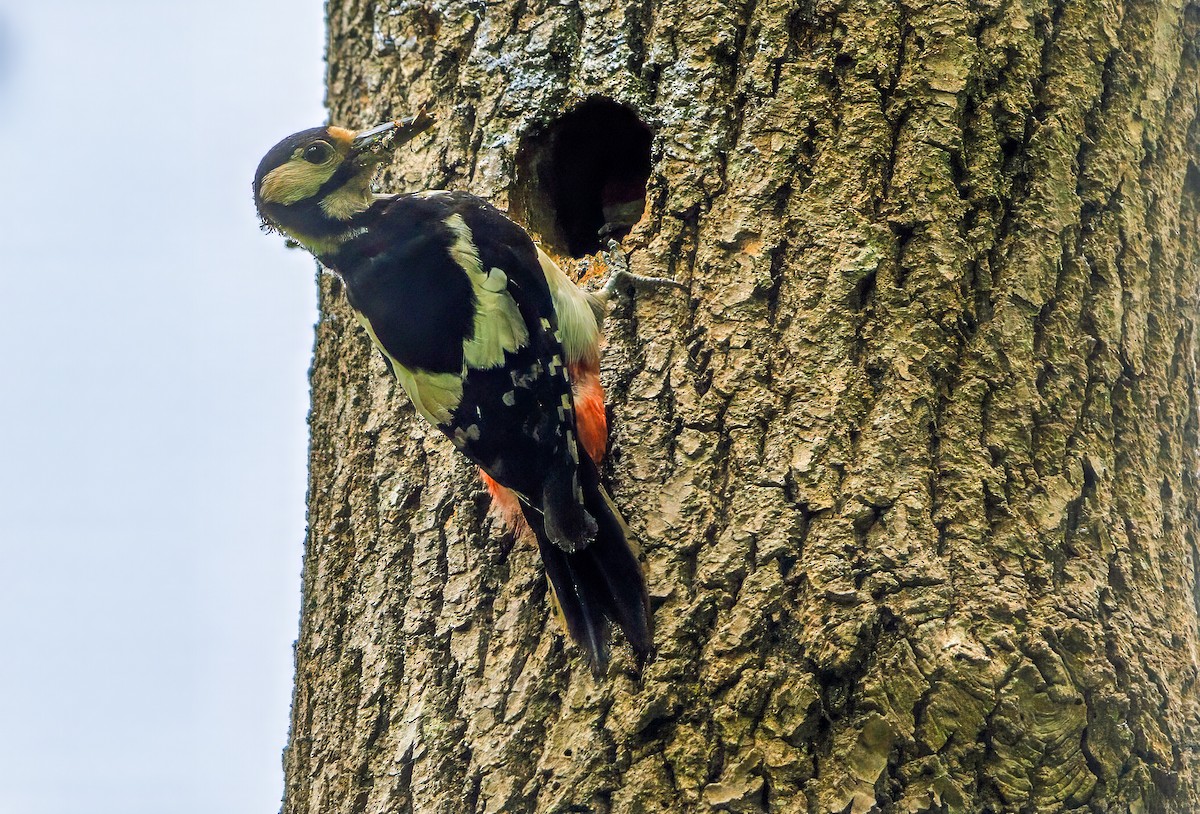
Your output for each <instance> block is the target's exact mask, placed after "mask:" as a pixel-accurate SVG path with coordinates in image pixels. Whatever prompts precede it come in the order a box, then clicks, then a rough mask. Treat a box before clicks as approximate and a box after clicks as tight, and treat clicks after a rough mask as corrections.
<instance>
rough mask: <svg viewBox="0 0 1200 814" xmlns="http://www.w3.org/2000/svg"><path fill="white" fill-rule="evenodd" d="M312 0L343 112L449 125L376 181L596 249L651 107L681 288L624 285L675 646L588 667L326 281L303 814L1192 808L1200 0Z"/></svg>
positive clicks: (633, 455) (663, 267)
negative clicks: (594, 671)
mask: <svg viewBox="0 0 1200 814" xmlns="http://www.w3.org/2000/svg"><path fill="white" fill-rule="evenodd" d="M328 14H329V26H330V34H329V74H328V78H329V101H330V106H331V118H332V121H334V122H335V123H339V124H343V125H347V126H366V125H370V124H373V123H375V122H376V121H379V120H384V119H386V118H389V117H393V116H399V115H403V114H406V113H411V112H414V111H415V110H416V109H417V108H418V107H419V106H421V105H426V106H428V107H429V108H430V110H431V111H432V112H433V113H434V114H435V115H436V116H437V118H438V123H437V125H436V127H435V129H434V131H433V135H432V136H425V137H423V138H421V139H418V140H417V141H416V142H414V143H413V146H412V147H411V148H404V149H403V150H402V151H401V154H400V155H399V156H398V157H397V160H396V162H395V164H394V165H393V166H392V168H391V170H389V172H388V173H387V174H386V176H385V178H384V183H383V186H384V188H386V189H389V190H401V189H404V190H415V189H421V188H429V187H432V188H454V189H466V190H469V191H471V192H474V193H476V194H479V195H482V196H483V197H485V198H488V199H489V200H492V201H493V202H495V203H497V204H498V205H500V206H501V207H505V208H508V209H509V210H510V211H512V212H513V213H514V215H515V216H516V217H517V218H518V219H519V220H522V221H524V222H526V223H528V224H530V226H531V227H532V228H533V229H534V230H535V231H537V232H539V233H540V234H541V235H542V237H543V238H544V239H545V241H546V246H547V248H548V249H549V250H550V251H551V252H552V253H553V254H555V256H557V257H560V258H562V259H563V262H564V264H565V266H566V267H567V268H568V270H569V271H574V272H575V273H576V274H579V273H582V272H583V271H585V270H586V269H587V268H588V267H589V263H590V266H591V267H592V268H595V266H596V263H595V261H594V260H589V259H588V258H587V257H584V258H583V259H579V260H577V259H573V258H572V257H571V256H570V255H572V254H579V255H586V254H587V253H588V251H589V250H591V249H593V248H595V246H593V245H591V244H592V243H596V241H595V239H594V237H593V236H591V235H590V233H589V231H588V229H590V228H592V227H594V226H595V223H590V225H589V223H588V222H586V221H587V217H585V216H584V215H580V216H579V218H576V220H575V221H573V220H572V217H574V216H573V215H571V214H570V212H568V211H567V210H568V209H569V208H570V206H572V201H573V200H575V198H576V197H579V198H581V199H582V198H583V197H587V196H590V198H589V200H591V199H595V198H597V196H598V195H601V192H598V191H597V183H598V182H597V181H596V177H597V176H596V175H595V173H592V170H595V171H596V172H601V171H602V168H601V169H599V170H597V169H596V168H595V167H592V166H591V165H590V164H589V163H588V162H589V161H590V160H591V159H590V158H589V156H598V155H601V154H603V155H605V156H610V153H611V155H618V153H619V155H618V158H619V159H620V160H621V161H624V162H625V164H623V165H622V166H625V167H627V168H630V167H633V165H634V164H635V163H637V162H636V161H634V159H633V158H628V156H631V155H634V154H636V153H637V151H638V150H639V149H643V148H640V147H637V146H636V145H634V142H637V140H638V139H639V138H644V140H645V141H647V142H648V143H649V145H650V146H649V150H650V153H649V160H648V163H647V164H646V171H647V172H648V173H649V183H648V194H647V197H646V205H645V215H644V217H642V219H641V221H640V222H639V223H638V225H637V226H636V227H635V228H634V229H633V232H632V234H630V235H629V236H628V237H627V238H626V239H625V241H624V245H625V248H626V249H627V250H629V251H630V252H631V254H630V262H631V265H632V268H633V270H634V271H637V272H642V273H647V274H655V275H665V276H671V277H674V278H676V279H678V280H680V281H682V282H683V283H685V284H686V285H687V291H686V292H680V291H676V290H674V289H661V290H656V291H652V292H649V293H638V294H637V295H636V298H635V299H630V298H629V297H627V296H626V297H622V298H621V299H619V300H618V301H617V303H616V305H615V307H614V310H613V313H612V315H611V316H610V318H609V322H608V325H607V336H608V345H607V349H606V352H605V356H604V362H603V375H604V381H605V385H606V387H607V388H608V394H609V403H610V416H611V423H612V451H611V454H610V456H609V458H608V461H607V462H606V473H607V477H608V479H609V482H610V483H611V485H612V488H613V492H614V496H615V498H616V502H617V504H618V505H619V506H620V507H621V508H622V510H623V511H624V512H625V514H626V516H627V518H628V520H629V524H630V526H631V527H632V529H633V532H634V536H635V537H636V539H638V540H639V541H640V543H641V546H642V548H643V551H644V554H645V558H646V564H647V578H648V582H649V586H650V593H651V597H652V602H653V604H654V606H655V620H656V625H657V630H656V636H655V639H656V644H657V647H658V655H657V658H655V659H654V660H653V661H652V662H651V663H650V664H649V665H648V666H647V667H646V669H645V670H644V672H643V673H642V674H641V675H640V676H639V674H638V673H637V671H636V669H635V666H634V663H633V660H632V657H631V655H630V653H629V652H628V648H623V646H622V645H621V643H620V640H619V638H618V647H617V651H616V658H615V661H614V664H613V666H612V668H611V669H610V672H609V675H608V677H607V678H606V679H605V680H603V681H601V682H596V681H594V680H593V679H592V677H591V676H590V674H589V672H588V670H587V668H586V666H585V664H584V662H583V660H582V659H581V657H580V653H579V651H578V650H577V649H576V648H575V647H574V646H571V645H569V644H566V643H564V639H563V636H562V633H561V631H560V630H559V628H558V627H557V624H556V622H555V620H554V617H553V615H552V614H551V613H550V612H549V609H548V602H547V599H546V589H545V586H544V579H543V576H542V573H541V569H540V566H539V564H538V558H537V552H536V550H535V546H534V545H533V543H532V542H531V541H529V540H526V539H516V540H514V539H513V538H512V537H511V536H510V535H507V534H506V533H505V532H503V531H502V529H501V527H500V525H499V524H498V523H497V522H496V521H495V520H494V519H492V518H490V517H489V516H488V501H487V499H486V497H485V495H484V493H483V492H482V490H481V487H480V485H479V483H478V479H477V476H476V473H475V471H474V470H473V469H472V468H471V467H470V466H468V465H467V464H466V462H465V461H463V460H462V459H461V458H460V457H459V456H458V455H457V454H456V452H455V451H454V450H453V448H452V447H451V445H450V444H449V443H448V442H446V441H445V440H444V439H443V438H442V437H441V436H439V435H438V434H437V433H436V432H435V431H434V430H432V429H431V428H429V427H428V426H426V425H425V424H424V423H423V422H422V420H421V419H420V418H419V417H417V416H416V415H415V414H414V412H413V410H412V408H411V406H410V405H409V403H408V400H407V398H406V396H405V395H404V394H403V391H402V390H401V389H400V388H399V387H398V386H397V385H396V384H395V383H394V382H392V381H391V380H390V379H389V377H388V376H387V374H386V371H385V368H384V366H383V364H382V362H381V361H380V360H378V359H377V358H374V355H373V353H372V351H371V350H370V348H369V345H368V341H367V338H366V336H365V335H364V334H363V332H362V330H361V329H360V328H359V327H358V325H357V324H356V323H354V322H353V320H351V319H349V318H348V311H347V310H346V307H345V305H344V303H343V295H342V293H341V291H340V288H339V286H338V284H337V282H336V281H335V280H334V279H333V278H331V277H328V276H326V277H323V278H322V281H321V314H322V316H321V321H320V324H319V326H318V333H317V347H316V359H315V362H314V367H313V373H312V383H313V408H312V418H311V423H312V460H311V478H312V480H311V487H310V489H311V492H310V509H309V521H310V531H309V539H308V549H307V557H306V560H305V571H304V603H303V619H302V625H301V634H300V640H299V643H298V645H297V648H296V662H297V675H296V694H295V706H294V710H293V719H292V733H291V743H290V745H289V747H288V750H287V754H286V760H285V762H286V770H287V789H286V799H285V803H284V812H286V813H287V814H299V812H311V813H313V814H315V813H316V812H321V813H322V814H324V813H325V812H339V813H340V812H355V813H357V814H383V812H388V814H393V813H394V812H414V813H415V812H422V813H425V812H430V813H432V812H440V813H441V814H466V813H468V812H507V813H508V814H522V813H523V812H547V813H549V812H597V813H598V812H618V813H620V814H624V813H625V812H710V811H727V812H764V811H770V812H841V811H851V812H867V811H875V810H878V811H886V812H892V811H895V812H918V811H972V812H976V811H977V812H983V811H1014V812H1016V811H1021V812H1058V811H1097V812H1100V811H1108V812H1124V811H1141V812H1191V811H1195V810H1200V759H1198V754H1197V749H1198V748H1200V717H1198V713H1200V705H1198V703H1197V700H1198V699H1197V684H1196V681H1197V653H1198V651H1197V644H1198V637H1197V605H1198V599H1197V592H1196V587H1197V573H1198V569H1200V555H1198V551H1197V535H1198V532H1200V523H1198V517H1200V514H1198V505H1197V502H1198V487H1197V480H1196V477H1197V472H1198V471H1200V460H1198V453H1197V450H1198V444H1200V439H1198V431H1197V428H1198V405H1197V395H1196V384H1197V381H1196V366H1197V349H1198V345H1197V334H1196V316H1197V302H1198V297H1200V286H1198V278H1200V166H1198V162H1200V158H1198V157H1197V156H1198V154H1200V119H1198V99H1200V65H1198V63H1200V60H1198V56H1200V54H1198V43H1200V4H1197V2H1196V0H1163V1H1162V2H1150V1H1149V0H1057V1H1056V2H1054V3H1049V2H1045V1H1044V0H978V2H976V3H974V4H964V3H954V2H935V3H919V2H911V1H910V0H901V2H900V4H898V5H897V4H894V3H876V2H871V0H862V2H856V1H855V0H849V1H848V2H825V0H799V2H796V1H795V0H793V2H781V1H780V0H750V2H746V3H742V4H738V3H736V2H734V3H732V4H731V3H730V2H729V0H686V2H685V1H684V0H656V1H655V2H650V1H647V2H625V0H620V1H619V2H616V3H612V2H598V0H580V1H579V2H577V0H562V1H561V2H546V1H545V0H497V2H494V3H489V4H484V3H483V2H481V0H430V2H416V1H415V0H414V2H409V1H408V0H391V2H388V0H329V2H328ZM596 97H602V98H603V99H607V100H611V101H612V102H615V103H617V104H619V105H622V106H623V107H614V106H612V105H608V104H605V103H604V102H601V101H597V100H596ZM589 100H590V101H589ZM581 104H582V108H580V105H581ZM577 109H582V110H584V111H585V112H584V114H577V115H576V118H575V119H574V120H572V119H570V114H569V111H572V110H577ZM630 111H632V114H636V116H637V117H638V118H640V120H641V121H642V122H644V123H645V124H646V125H648V127H649V130H650V132H652V139H651V138H650V137H649V136H648V135H646V132H647V131H645V130H641V129H639V128H640V127H641V126H640V125H639V124H638V123H637V122H636V121H635V120H634V118H633V115H631V113H630ZM564 115H566V116H567V118H565V119H564V118H562V117H564ZM580 115H582V116H583V118H579V116H580ZM572 121H573V122H574V124H572V123H571V122H572ZM556 122H558V123H559V124H561V125H562V129H558V130H556V129H555V128H556V127H557V126H558V125H556ZM572 127H574V130H572V129H571V128H572ZM598 130H599V131H602V132H603V136H602V137H601V138H599V139H598V140H597V139H596V138H595V137H594V136H590V135H588V133H594V132H597V131H598ZM564 134H565V135H564ZM589 139H591V141H589ZM626 142H628V143H629V144H631V145H634V146H630V147H628V150H629V152H628V153H621V152H620V151H621V150H625V149H626V148H625V147H620V146H613V145H620V144H625V143H626ZM613 150H615V151H617V152H612V151H613ZM605 151H609V152H605ZM621 156H625V158H621ZM610 157H611V156H610ZM597 160H599V159H597ZM605 160H608V159H607V158H606V159H605ZM613 160H614V161H615V160H617V159H613ZM589 167H591V169H588V168H589ZM613 172H616V171H613ZM631 172H632V170H631ZM589 173H592V174H589ZM610 174H611V173H610ZM633 174H634V175H636V172H635V173H633ZM606 177H608V176H606ZM576 187H578V189H579V190H581V191H580V192H579V193H578V196H576V194H575V190H576ZM605 189H608V187H605ZM604 194H607V193H604ZM606 212H607V210H606ZM585 214H586V213H585ZM594 215H595V213H594V212H593V213H592V215H591V216H589V217H593V220H594ZM634 217H636V214H635V215H634ZM580 219H582V220H580ZM631 220H632V218H631ZM576 221H578V222H576ZM580 224H583V225H580ZM597 245H598V244H597Z"/></svg>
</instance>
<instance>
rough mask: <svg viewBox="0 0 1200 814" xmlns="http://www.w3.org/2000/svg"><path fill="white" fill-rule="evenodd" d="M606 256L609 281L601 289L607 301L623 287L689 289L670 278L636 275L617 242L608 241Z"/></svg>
mask: <svg viewBox="0 0 1200 814" xmlns="http://www.w3.org/2000/svg"><path fill="white" fill-rule="evenodd" d="M604 254H605V259H606V260H607V262H608V279H607V280H605V282H604V286H603V287H602V288H601V289H600V294H601V296H603V297H604V298H605V299H609V298H611V297H612V296H613V294H615V293H616V291H617V289H619V288H620V287H621V286H622V285H631V286H633V287H634V288H638V289H643V290H644V289H650V288H664V287H670V288H678V289H682V290H686V289H687V286H686V285H684V284H683V283H681V282H679V281H678V280H672V279H671V278H669V277H647V276H645V275H644V274H634V273H633V272H632V271H630V270H629V258H628V257H626V255H625V250H624V249H622V248H621V244H620V243H618V242H617V241H615V240H609V241H608V251H606V252H605V253H604Z"/></svg>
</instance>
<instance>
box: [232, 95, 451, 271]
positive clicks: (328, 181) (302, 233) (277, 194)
mask: <svg viewBox="0 0 1200 814" xmlns="http://www.w3.org/2000/svg"><path fill="white" fill-rule="evenodd" d="M432 124H433V119H432V118H431V117H429V116H427V115H426V114H425V113H424V112H422V113H418V114H417V115H416V116H411V117H409V118H407V119H400V120H397V121H390V122H385V123H384V124H381V125H378V126H377V127H370V128H368V129H366V130H360V131H357V132H355V131H353V130H347V129H345V128H344V127H332V126H330V127H314V128H312V129H309V130H301V131H300V132H299V133H294V134H292V135H290V136H288V137H287V138H285V139H284V140H283V141H281V142H279V143H278V144H276V145H275V146H274V147H272V148H271V149H270V150H269V151H268V152H267V154H266V155H265V156H264V157H263V160H262V161H261V162H259V165H258V171H257V172H256V173H255V174H254V204H255V206H256V207H258V214H259V217H261V218H262V222H263V226H264V227H265V228H268V229H275V230H278V231H281V232H284V233H286V234H288V235H289V236H290V237H292V238H294V239H296V240H297V241H299V242H300V243H302V244H304V245H307V246H309V247H310V248H311V247H312V246H313V245H314V244H317V243H320V242H321V241H323V240H326V239H328V238H330V237H333V236H336V235H338V234H341V233H344V232H345V231H346V230H347V229H348V228H349V225H348V224H347V221H349V220H350V219H351V218H353V217H354V216H355V215H357V214H358V213H360V212H362V211H364V210H365V209H366V208H367V207H369V206H370V205H371V202H372V200H373V196H372V194H371V179H372V178H373V177H374V175H375V170H376V169H378V167H379V165H380V164H381V163H383V161H385V160H386V159H387V158H388V156H389V155H390V154H391V152H392V151H393V150H394V149H395V148H396V147H399V146H400V145H401V144H404V143H405V142H407V141H409V140H411V139H412V138H414V137H415V136H417V135H418V134H419V133H421V132H423V131H425V130H427V129H428V128H429V127H430V126H431V125H432Z"/></svg>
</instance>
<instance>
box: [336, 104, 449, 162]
mask: <svg viewBox="0 0 1200 814" xmlns="http://www.w3.org/2000/svg"><path fill="white" fill-rule="evenodd" d="M432 126H433V117H432V116H430V115H429V114H427V113H426V112H425V111H424V110H422V111H421V112H419V113H417V115H415V116H409V117H408V118H405V119H396V120H395V121H390V122H384V123H383V124H377V125H375V126H374V127H368V128H367V129H366V130H360V131H358V132H357V133H355V134H354V140H353V141H351V142H350V149H352V150H354V151H355V152H358V151H359V150H365V149H367V148H368V147H371V146H372V145H374V144H377V143H379V141H380V139H382V138H383V137H384V136H386V135H388V134H390V133H394V134H395V136H394V137H393V138H392V140H391V144H390V145H388V146H390V147H391V148H392V149H393V150H394V149H395V148H397V147H399V146H400V145H401V144H405V143H407V142H409V141H412V140H413V139H414V138H416V137H417V136H419V135H420V134H421V133H424V132H425V131H426V130H428V129H429V128H430V127H432Z"/></svg>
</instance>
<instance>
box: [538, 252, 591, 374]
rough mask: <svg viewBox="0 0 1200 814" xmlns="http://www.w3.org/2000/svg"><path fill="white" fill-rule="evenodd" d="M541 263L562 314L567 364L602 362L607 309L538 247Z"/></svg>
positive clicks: (558, 311)
mask: <svg viewBox="0 0 1200 814" xmlns="http://www.w3.org/2000/svg"><path fill="white" fill-rule="evenodd" d="M537 253H538V262H539V263H541V264H542V274H543V275H545V277H546V285H547V286H549V288H550V297H551V298H552V299H553V300H554V310H555V312H556V313H557V314H558V330H559V341H560V342H561V343H562V346H563V350H565V351H566V352H567V361H569V362H572V363H575V362H588V363H590V364H591V365H597V364H599V362H600V359H599V352H600V351H599V348H600V318H601V317H602V316H603V314H604V306H603V304H602V303H601V302H600V300H599V299H597V298H596V297H595V296H594V295H592V294H589V293H588V292H586V291H584V290H583V289H582V288H580V287H579V286H577V285H575V283H573V282H571V280H570V278H569V277H567V275H565V274H563V272H562V269H560V268H559V267H558V266H557V265H556V264H555V262H554V261H553V260H551V259H550V256H549V255H547V254H546V253H545V252H544V251H542V248H541V246H539V247H538V250H537Z"/></svg>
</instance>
